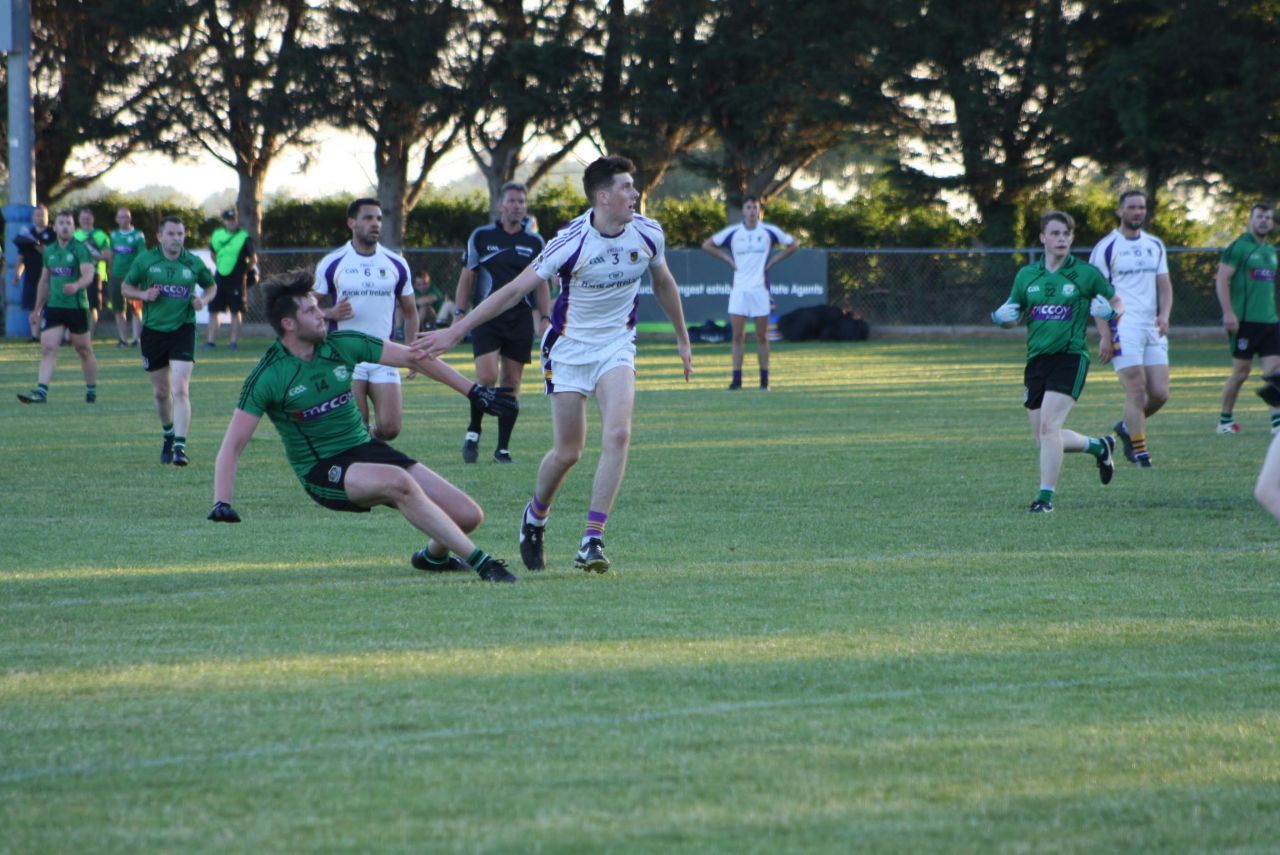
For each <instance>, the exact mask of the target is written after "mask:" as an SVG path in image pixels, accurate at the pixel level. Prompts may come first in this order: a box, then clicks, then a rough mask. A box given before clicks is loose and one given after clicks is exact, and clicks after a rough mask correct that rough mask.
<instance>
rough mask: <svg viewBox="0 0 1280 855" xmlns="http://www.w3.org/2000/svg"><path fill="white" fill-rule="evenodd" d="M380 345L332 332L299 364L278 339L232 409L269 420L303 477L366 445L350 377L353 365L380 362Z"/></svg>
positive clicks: (348, 332) (360, 335)
mask: <svg viewBox="0 0 1280 855" xmlns="http://www.w3.org/2000/svg"><path fill="white" fill-rule="evenodd" d="M382 345H383V342H382V340H381V339H377V338H374V337H373V336H369V335H365V334H364V333H361V332H356V331H354V330H345V331H341V332H331V333H329V335H328V337H326V338H325V340H324V341H322V342H320V343H319V344H317V345H316V351H315V355H314V356H313V357H312V358H311V360H310V361H304V360H301V359H299V358H298V357H296V356H294V355H293V354H292V353H290V352H289V350H288V349H287V348H286V347H285V346H284V345H283V344H281V343H280V342H279V340H277V341H276V342H275V343H274V344H273V345H271V347H269V348H267V352H266V353H265V354H264V355H263V357H262V359H261V360H260V361H259V362H258V365H257V367H256V368H254V369H253V373H252V374H250V375H249V377H248V379H246V380H245V381H244V387H243V388H242V389H241V391H240V401H239V403H238V404H237V405H236V406H237V407H238V408H239V409H241V410H244V411H245V412H246V413H249V414H250V415H253V416H259V417H260V416H263V415H265V416H267V417H268V418H269V419H271V423H272V424H274V425H275V426H276V430H277V431H278V432H279V434H280V439H281V440H283V441H284V453H285V456H286V457H288V458H289V465H290V466H292V467H293V471H294V472H296V473H297V475H298V477H299V478H303V477H305V476H306V474H307V472H309V471H310V470H311V468H312V467H313V466H315V464H316V462H317V461H319V460H322V459H324V458H327V457H332V456H334V455H335V454H340V453H342V452H343V451H346V450H347V449H349V448H354V447H355V446H357V445H361V444H362V443H366V442H368V441H369V431H368V429H367V428H366V427H365V425H364V420H363V419H361V418H360V410H359V409H357V407H356V402H355V397H354V396H353V395H352V393H351V375H352V370H353V369H354V367H355V366H356V364H357V363H360V362H377V361H378V360H379V359H381V358H382Z"/></svg>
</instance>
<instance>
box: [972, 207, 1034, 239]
mask: <svg viewBox="0 0 1280 855" xmlns="http://www.w3.org/2000/svg"><path fill="white" fill-rule="evenodd" d="M978 214H979V216H980V217H981V219H982V245H983V246H987V247H1014V246H1017V244H1018V234H1017V228H1016V222H1015V220H1016V218H1017V214H1018V208H1017V206H1016V205H1015V204H1014V203H1012V202H1009V201H1006V200H1004V199H991V200H989V201H987V202H982V203H979V205H978ZM1035 217H1036V219H1037V220H1039V218H1040V214H1039V213H1036V214H1035Z"/></svg>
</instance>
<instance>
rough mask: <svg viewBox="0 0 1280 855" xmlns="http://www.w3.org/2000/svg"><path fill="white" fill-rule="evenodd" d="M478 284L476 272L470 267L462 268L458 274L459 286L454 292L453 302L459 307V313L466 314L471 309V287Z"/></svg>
mask: <svg viewBox="0 0 1280 855" xmlns="http://www.w3.org/2000/svg"><path fill="white" fill-rule="evenodd" d="M475 284H476V272H475V271H474V270H472V269H471V268H470V267H464V268H462V272H461V273H459V274H458V287H457V288H456V289H455V290H454V292H453V304H454V305H455V306H457V307H458V309H457V312H458V314H460V315H462V314H466V313H467V311H469V310H470V309H471V289H472V288H474V287H475Z"/></svg>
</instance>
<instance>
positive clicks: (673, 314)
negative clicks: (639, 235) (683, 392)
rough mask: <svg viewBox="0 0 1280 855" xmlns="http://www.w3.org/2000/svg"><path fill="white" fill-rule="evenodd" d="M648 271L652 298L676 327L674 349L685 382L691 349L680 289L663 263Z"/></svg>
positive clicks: (689, 365)
mask: <svg viewBox="0 0 1280 855" xmlns="http://www.w3.org/2000/svg"><path fill="white" fill-rule="evenodd" d="M650 269H651V271H652V273H653V296H655V297H657V298H658V305H659V306H661V307H662V311H663V312H665V313H666V315H667V319H668V320H669V321H671V323H673V324H675V327H676V349H677V350H678V351H679V352H680V361H681V362H682V363H684V379H685V381H686V382H687V381H688V380H689V375H690V374H692V373H693V348H692V347H690V345H689V328H688V327H687V326H685V324H684V305H683V304H682V303H681V302H680V288H679V286H678V285H676V278H675V277H674V276H672V275H671V270H670V268H668V267H667V264H666V262H665V261H664V262H663V263H662V264H659V265H658V266H657V267H653V268H650Z"/></svg>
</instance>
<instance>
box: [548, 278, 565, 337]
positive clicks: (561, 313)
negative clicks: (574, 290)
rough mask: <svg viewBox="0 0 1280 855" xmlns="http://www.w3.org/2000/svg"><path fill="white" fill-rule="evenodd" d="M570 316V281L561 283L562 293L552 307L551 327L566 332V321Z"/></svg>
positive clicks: (559, 331) (558, 331)
mask: <svg viewBox="0 0 1280 855" xmlns="http://www.w3.org/2000/svg"><path fill="white" fill-rule="evenodd" d="M568 318H569V283H567V282H564V281H563V280H562V281H561V283H560V294H559V296H557V297H556V302H555V304H554V305H552V307H551V328H552V329H553V330H555V331H556V332H557V333H564V323H565V321H566V320H568Z"/></svg>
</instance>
